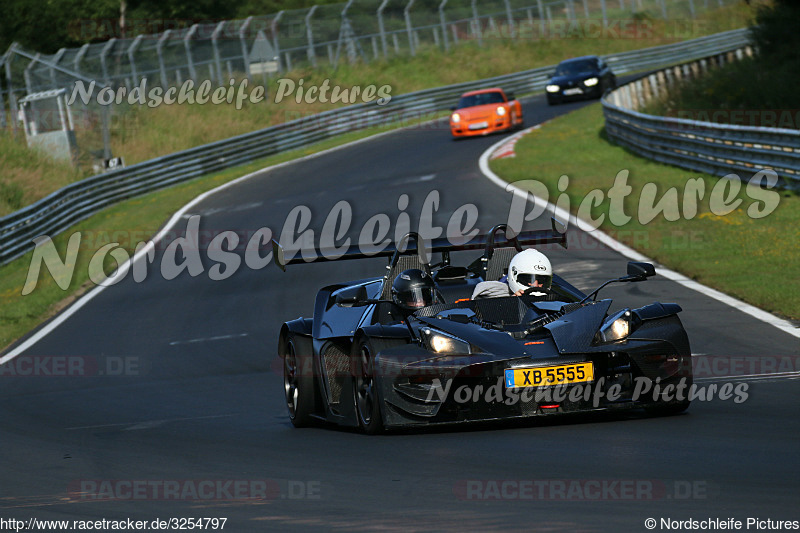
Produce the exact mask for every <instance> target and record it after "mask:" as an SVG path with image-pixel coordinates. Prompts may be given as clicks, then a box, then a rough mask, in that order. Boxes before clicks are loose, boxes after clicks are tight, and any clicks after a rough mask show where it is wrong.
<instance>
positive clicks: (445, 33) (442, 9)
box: [439, 0, 450, 52]
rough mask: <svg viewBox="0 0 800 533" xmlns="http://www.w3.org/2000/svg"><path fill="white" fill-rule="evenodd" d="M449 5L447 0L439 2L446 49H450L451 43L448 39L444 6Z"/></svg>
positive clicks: (440, 20) (443, 40)
mask: <svg viewBox="0 0 800 533" xmlns="http://www.w3.org/2000/svg"><path fill="white" fill-rule="evenodd" d="M446 5H447V0H442V2H441V3H440V4H439V24H440V25H441V26H442V44H444V51H445V52H449V51H450V43H449V42H448V40H447V21H446V20H445V17H444V6H446Z"/></svg>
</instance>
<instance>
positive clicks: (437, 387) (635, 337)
mask: <svg viewBox="0 0 800 533" xmlns="http://www.w3.org/2000/svg"><path fill="white" fill-rule="evenodd" d="M506 229H507V228H506V227H505V226H504V225H500V226H496V227H495V228H492V231H490V232H489V233H488V234H487V235H484V236H479V237H477V238H475V239H473V240H472V241H470V242H468V243H466V244H463V245H458V246H454V245H452V244H450V243H449V242H447V241H444V240H434V241H432V242H430V243H429V245H428V246H422V245H420V246H412V244H415V243H416V242H419V241H418V236H417V235H415V234H413V233H412V234H408V235H407V236H406V237H405V238H404V239H403V240H402V241H401V243H399V244H398V246H397V247H396V248H392V249H389V250H385V251H383V252H381V253H380V254H371V255H369V256H370V257H375V255H383V256H389V257H390V260H389V266H388V270H387V273H386V275H384V276H378V277H374V278H369V279H362V280H356V281H347V282H344V283H336V284H333V285H329V286H327V287H324V288H322V289H321V290H320V291H319V292H318V293H317V297H316V302H315V305H314V317H313V318H297V319H295V320H291V321H289V322H286V323H284V324H283V326H282V327H281V330H280V335H279V339H278V351H279V354H280V356H281V358H283V368H284V388H285V396H286V404H287V407H288V410H289V416H290V418H291V421H292V423H293V424H294V425H295V426H297V427H301V426H306V425H309V424H312V423H314V422H315V421H319V420H323V421H328V422H334V423H336V424H340V425H343V426H353V427H358V426H360V427H361V428H362V429H363V430H364V431H365V432H367V433H370V434H372V433H377V432H379V431H381V430H383V429H384V428H399V427H409V426H428V425H433V424H451V423H460V422H474V421H480V420H484V421H486V420H497V419H513V418H521V417H535V416H550V415H555V414H561V413H577V412H588V411H603V410H614V409H631V408H644V409H646V410H647V411H649V412H652V413H656V414H672V413H678V412H681V411H683V410H685V409H686V408H687V407H688V406H689V401H688V390H689V388H690V387H691V385H692V373H691V350H690V348H689V340H688V338H687V335H686V332H685V330H684V328H683V326H682V324H681V321H680V319H679V318H678V316H677V313H678V312H679V311H680V310H681V308H680V307H679V306H678V305H677V304H672V303H667V304H662V303H652V304H650V305H646V306H644V307H640V308H638V309H630V308H623V309H621V310H618V311H615V312H609V309H610V307H611V303H612V302H611V300H599V301H598V300H597V293H598V292H599V290H600V289H602V288H603V287H604V286H605V285H607V284H608V283H612V282H637V281H644V280H645V279H646V278H648V277H650V276H653V275H654V274H655V269H654V268H653V266H652V265H651V264H649V263H636V262H631V263H628V272H627V275H626V276H624V277H621V278H616V279H612V280H610V281H608V282H606V283H604V284H603V285H601V286H600V287H599V288H598V289H597V290H595V291H593V292H591V293H590V294H584V293H583V292H581V291H580V290H578V289H577V288H575V287H573V286H572V285H570V284H569V283H568V282H567V281H565V280H563V279H562V278H560V277H559V276H553V279H552V285H551V287H550V288H549V290H546V291H544V292H539V293H537V295H523V296H519V297H517V296H509V297H500V298H487V299H476V300H471V299H470V296H471V294H472V292H473V289H474V287H475V285H476V284H477V283H479V282H480V281H483V280H498V279H500V277H501V276H502V275H503V274H504V270H506V269H507V268H508V264H509V262H510V260H511V258H512V257H513V256H514V255H515V254H516V252H517V251H520V250H522V247H523V246H532V245H541V244H545V243H560V244H562V245H563V246H564V247H566V235H565V234H564V233H562V232H560V231H559V229H563V228H559V227H558V226H557V223H556V222H555V221H554V223H553V229H552V230H543V231H542V230H540V231H530V232H522V233H520V234H519V235H517V236H516V237H511V238H507V237H506V236H505V234H504V231H505V230H506ZM496 238H497V240H496ZM273 249H274V257H275V261H276V263H277V264H278V265H279V266H280V267H281V268H285V265H287V264H292V263H301V262H305V261H308V260H310V259H315V258H317V259H321V260H334V259H333V258H332V257H331V255H330V254H328V253H326V252H325V250H318V249H317V250H304V251H303V254H302V256H303V257H300V256H299V254H297V256H296V257H293V258H287V257H286V256H285V253H284V250H283V249H282V248H281V246H280V245H279V244H278V243H276V242H274V241H273ZM401 250H403V251H401ZM460 250H483V253H482V254H481V256H480V257H479V258H478V259H477V260H475V261H474V262H473V263H472V264H471V265H469V266H456V265H453V264H451V261H450V253H451V252H454V251H460ZM434 254H441V259H440V260H439V261H438V262H437V263H435V264H430V260H429V258H431V257H433V256H434ZM336 255H337V257H336V258H335V260H343V259H355V258H360V257H366V255H365V254H363V253H361V252H360V251H358V250H355V249H354V250H351V251H348V252H346V253H344V254H336ZM409 269H419V270H422V271H424V272H427V273H429V274H430V275H431V276H432V277H433V280H434V281H435V289H436V290H435V292H436V297H437V301H436V302H434V303H432V304H431V305H428V306H427V307H423V308H420V309H417V310H414V311H409V310H406V309H403V308H401V307H400V306H398V305H397V304H395V302H394V301H393V300H392V298H391V286H392V282H393V280H394V279H395V277H396V276H397V275H398V274H400V273H402V272H405V271H407V270H409ZM536 290H537V291H540V290H542V289H536Z"/></svg>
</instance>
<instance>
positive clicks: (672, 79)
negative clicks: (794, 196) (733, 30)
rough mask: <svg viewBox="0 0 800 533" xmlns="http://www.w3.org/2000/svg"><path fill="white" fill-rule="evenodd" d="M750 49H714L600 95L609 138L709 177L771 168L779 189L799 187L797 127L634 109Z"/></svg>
mask: <svg viewBox="0 0 800 533" xmlns="http://www.w3.org/2000/svg"><path fill="white" fill-rule="evenodd" d="M752 53H753V51H752V48H751V47H750V46H744V47H742V48H738V49H736V50H729V51H727V52H724V53H717V54H714V55H711V56H709V57H706V58H702V59H699V60H694V61H690V62H687V63H683V64H681V65H678V66H673V67H670V68H667V69H664V70H661V71H659V72H655V73H652V74H648V75H645V76H643V77H641V78H639V79H637V80H634V81H632V82H629V83H627V84H625V85H622V86H620V87H618V88H617V89H616V90H614V91H611V92H609V93H608V94H606V95H605V97H604V98H603V114H604V116H605V122H606V132H607V133H608V136H609V138H611V139H613V140H614V142H616V143H617V144H619V145H621V146H624V147H626V148H628V149H629V150H631V151H633V152H635V153H637V154H639V155H641V156H644V157H647V158H648V159H653V160H655V161H659V162H661V163H667V164H670V165H675V166H679V167H682V168H687V169H690V170H696V171H700V172H705V173H707V174H711V175H715V176H728V175H730V174H735V175H737V176H738V177H739V179H742V180H745V181H746V180H748V179H749V178H750V177H752V176H753V175H755V174H756V173H757V172H759V171H760V170H764V169H772V170H774V171H775V173H776V174H777V175H778V177H779V182H778V183H777V185H778V186H779V187H784V188H791V189H798V188H800V130H797V129H782V128H771V127H762V126H754V125H736V124H721V123H716V122H704V121H698V120H690V119H687V118H677V117H664V116H653V115H647V114H644V113H641V112H639V111H638V110H639V109H641V108H642V107H643V106H644V105H645V104H647V103H648V102H650V101H652V100H653V99H656V98H662V97H663V96H664V95H666V94H668V93H669V91H670V89H672V88H674V87H675V86H676V85H677V84H678V83H679V82H681V81H682V80H692V79H696V78H697V77H699V76H703V75H704V74H705V73H706V72H707V71H708V70H709V69H711V68H715V67H717V66H720V65H724V64H727V63H730V62H732V61H736V60H738V59H741V58H743V57H744V56H746V55H747V56H751V55H752ZM722 113H725V111H724V110H723V111H722ZM727 113H728V114H730V115H731V118H733V117H734V116H737V115H734V113H736V110H728V111H727ZM687 114H689V111H688V110H687ZM708 114H709V115H710V114H711V112H709V113H708ZM738 115H741V118H742V119H743V120H753V119H756V120H757V119H759V118H761V119H763V118H764V117H766V115H774V112H771V111H769V110H764V111H756V110H752V111H750V112H746V111H741V112H740V113H739V114H738Z"/></svg>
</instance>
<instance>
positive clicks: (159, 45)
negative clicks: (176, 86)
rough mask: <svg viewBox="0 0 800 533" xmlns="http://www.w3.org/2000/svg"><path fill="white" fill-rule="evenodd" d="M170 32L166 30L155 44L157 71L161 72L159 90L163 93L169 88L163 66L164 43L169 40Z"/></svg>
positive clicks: (165, 68) (165, 70)
mask: <svg viewBox="0 0 800 533" xmlns="http://www.w3.org/2000/svg"><path fill="white" fill-rule="evenodd" d="M171 33H172V30H167V31H165V32H164V33H162V34H161V37H159V38H158V42H157V43H156V55H158V70H159V71H160V72H161V88H162V89H164V90H165V91H166V90H167V87H169V80H167V67H166V66H165V65H164V52H163V50H164V43H165V42H167V39H169V36H170V34H171Z"/></svg>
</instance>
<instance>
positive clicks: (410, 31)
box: [403, 0, 417, 56]
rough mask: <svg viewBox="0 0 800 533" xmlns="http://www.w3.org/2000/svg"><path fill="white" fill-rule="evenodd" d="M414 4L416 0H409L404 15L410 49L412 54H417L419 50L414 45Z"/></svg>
mask: <svg viewBox="0 0 800 533" xmlns="http://www.w3.org/2000/svg"><path fill="white" fill-rule="evenodd" d="M413 5H414V0H408V3H407V4H406V7H404V8H403V17H404V18H405V19H406V33H407V34H408V50H409V51H410V52H411V55H412V56H416V55H417V52H416V49H415V47H414V28H412V27H411V6H413Z"/></svg>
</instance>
